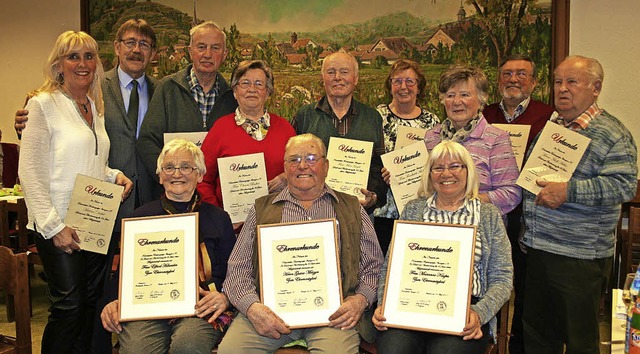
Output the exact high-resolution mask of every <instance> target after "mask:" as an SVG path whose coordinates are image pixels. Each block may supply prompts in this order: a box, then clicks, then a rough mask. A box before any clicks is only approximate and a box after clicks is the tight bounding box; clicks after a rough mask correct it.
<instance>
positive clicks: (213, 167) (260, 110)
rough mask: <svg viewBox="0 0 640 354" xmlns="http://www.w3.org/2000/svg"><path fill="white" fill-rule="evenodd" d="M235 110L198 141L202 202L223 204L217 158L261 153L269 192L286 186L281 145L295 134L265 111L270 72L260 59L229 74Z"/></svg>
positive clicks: (270, 92)
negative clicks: (204, 170) (201, 155)
mask: <svg viewBox="0 0 640 354" xmlns="http://www.w3.org/2000/svg"><path fill="white" fill-rule="evenodd" d="M231 87H232V89H233V95H234V96H235V98H236V100H237V101H238V108H237V109H236V111H235V113H232V114H228V115H226V116H223V117H220V118H219V119H218V120H217V121H216V122H215V123H214V124H213V126H212V127H211V130H209V133H208V134H207V137H206V138H205V139H204V142H203V143H202V152H203V153H204V157H205V164H206V165H207V173H206V174H205V176H204V179H203V181H202V183H200V184H199V185H198V193H200V195H201V196H202V198H203V200H204V201H205V202H208V203H211V204H214V205H217V206H219V207H223V202H222V191H221V189H220V174H219V171H218V158H220V157H229V156H238V155H246V154H254V153H259V152H262V153H264V161H265V166H266V170H267V180H268V187H269V192H275V191H278V190H280V189H282V188H284V186H286V184H287V181H286V179H285V178H284V176H283V172H284V146H285V145H286V144H287V141H289V138H290V137H292V136H294V135H296V132H295V130H293V128H292V127H291V124H289V122H288V121H287V120H286V119H284V118H282V117H279V116H277V115H275V114H271V113H268V112H267V111H266V109H265V103H266V101H267V98H268V97H269V95H271V94H272V93H273V72H272V71H271V68H269V67H268V66H267V64H266V63H265V62H263V61H262V60H245V61H243V62H241V63H240V64H238V66H237V67H236V68H235V69H234V71H233V74H232V75H231Z"/></svg>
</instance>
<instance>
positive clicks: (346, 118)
mask: <svg viewBox="0 0 640 354" xmlns="http://www.w3.org/2000/svg"><path fill="white" fill-rule="evenodd" d="M322 82H323V83H324V89H325V94H326V95H325V96H324V97H322V98H320V101H318V102H317V103H312V104H309V105H306V106H304V107H302V108H300V110H298V112H297V113H296V115H295V117H293V120H292V121H291V125H292V126H293V128H294V129H295V130H296V133H297V134H303V133H311V134H315V135H316V136H318V137H319V138H320V139H322V140H323V142H324V144H325V145H327V146H328V145H329V138H331V137H332V136H335V137H341V138H347V139H355V140H363V141H371V142H373V154H372V156H371V167H370V169H369V180H368V182H367V189H366V190H365V189H362V190H361V193H363V194H364V195H365V200H364V201H361V204H362V205H363V207H364V208H365V209H366V210H367V212H368V213H373V210H374V209H375V208H377V207H380V206H383V205H385V204H386V202H387V197H386V195H387V184H386V183H385V182H384V180H383V179H382V172H381V170H382V160H381V159H380V155H382V154H384V153H385V149H384V134H383V132H382V117H381V116H380V113H378V111H376V110H375V109H373V108H371V107H369V106H367V105H364V104H362V103H360V102H358V101H356V100H355V99H354V98H353V91H354V90H355V89H356V85H358V62H357V61H356V59H355V58H354V57H353V56H352V55H351V54H348V53H342V52H336V53H333V54H331V55H329V56H327V57H326V58H325V59H324V61H323V62H322Z"/></svg>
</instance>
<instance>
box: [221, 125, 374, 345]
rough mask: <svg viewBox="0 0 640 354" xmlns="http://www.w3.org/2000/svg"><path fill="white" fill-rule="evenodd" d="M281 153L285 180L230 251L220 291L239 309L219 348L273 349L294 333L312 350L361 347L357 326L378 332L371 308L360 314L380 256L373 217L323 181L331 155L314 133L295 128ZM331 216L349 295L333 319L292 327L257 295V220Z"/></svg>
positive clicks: (370, 298)
mask: <svg viewBox="0 0 640 354" xmlns="http://www.w3.org/2000/svg"><path fill="white" fill-rule="evenodd" d="M284 156H285V161H284V167H285V172H284V173H285V176H286V178H287V182H288V186H287V187H286V188H285V189H284V190H282V191H281V192H277V193H273V194H270V195H268V196H265V197H262V198H259V199H257V200H256V203H255V205H254V207H253V208H251V210H250V212H249V215H248V216H247V220H246V223H245V224H244V227H243V228H242V232H241V233H240V236H239V237H238V241H237V242H236V246H235V247H234V249H233V252H232V253H231V257H230V258H229V263H228V269H227V278H226V280H225V282H224V289H223V291H224V292H225V294H227V296H228V297H229V301H230V302H231V303H232V304H233V305H234V306H235V307H236V308H237V309H238V310H239V311H240V313H239V314H238V316H237V317H236V318H235V319H234V321H233V322H232V323H231V327H230V328H229V330H228V332H227V334H226V335H225V337H224V340H223V341H222V343H221V344H220V347H219V350H218V352H219V353H221V354H223V353H251V352H254V351H255V352H273V351H275V350H276V349H278V348H280V347H281V346H283V345H285V344H287V343H289V342H291V341H294V340H298V339H305V340H306V342H307V345H308V347H309V350H310V351H312V352H314V351H318V352H326V353H330V352H335V353H358V347H359V344H360V336H359V334H360V335H362V337H363V338H364V339H365V340H367V341H372V339H373V335H372V334H373V333H374V332H371V333H370V332H368V331H367V326H366V324H367V322H368V323H369V324H370V323H371V321H370V320H371V319H370V316H369V317H368V318H366V316H363V314H364V312H365V310H367V309H369V308H370V307H371V305H372V304H375V301H376V291H377V288H378V285H377V282H378V276H379V273H380V267H381V266H382V261H383V255H382V251H381V249H380V245H379V244H378V239H377V238H376V235H375V231H374V229H373V225H372V223H371V220H370V219H369V217H368V216H367V213H366V212H365V210H364V209H363V208H362V206H360V204H359V202H358V199H357V198H356V197H354V196H349V195H347V194H344V193H340V192H337V191H334V190H332V189H331V188H329V187H328V186H327V185H326V184H325V178H326V177H327V171H328V169H329V162H328V161H327V159H326V148H325V145H324V143H323V142H322V140H321V139H319V138H318V137H316V136H315V135H312V134H302V135H298V136H294V137H292V138H291V139H289V142H288V143H287V146H286V148H285V155H284ZM326 218H336V219H337V220H338V224H339V227H338V243H339V245H340V246H339V257H340V268H341V275H342V276H341V284H342V294H343V296H345V298H344V299H343V302H342V305H341V306H340V307H339V308H338V309H337V310H336V311H335V312H334V313H333V314H332V315H331V316H330V317H329V318H328V319H327V321H328V322H329V325H328V326H324V327H314V328H304V329H294V330H292V329H289V326H288V325H287V324H286V323H285V322H284V321H283V320H282V319H281V318H280V317H279V316H278V315H276V314H275V313H274V312H273V311H272V310H271V309H270V308H269V307H267V306H266V305H264V304H263V303H261V302H260V295H259V294H260V289H259V283H258V282H257V281H256V279H257V277H256V274H257V272H258V271H259V270H258V258H257V241H256V226H257V225H261V224H272V223H280V222H282V223H287V222H296V221H306V220H314V219H326ZM356 327H357V330H356ZM252 350H253V351H252Z"/></svg>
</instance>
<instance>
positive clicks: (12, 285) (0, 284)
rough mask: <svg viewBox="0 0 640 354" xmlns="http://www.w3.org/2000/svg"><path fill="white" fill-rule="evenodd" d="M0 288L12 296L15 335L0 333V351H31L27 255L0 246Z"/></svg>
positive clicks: (18, 352)
mask: <svg viewBox="0 0 640 354" xmlns="http://www.w3.org/2000/svg"><path fill="white" fill-rule="evenodd" d="M0 269H2V271H1V272H0V290H3V291H5V292H6V293H7V294H11V295H12V296H13V298H14V304H13V308H14V311H15V321H16V336H15V338H11V337H8V336H3V335H2V334H0V353H17V354H27V353H31V316H30V313H29V303H28V301H29V300H28V299H29V271H28V261H27V255H26V254H24V253H18V254H14V253H13V251H12V250H11V249H9V248H7V247H4V246H0Z"/></svg>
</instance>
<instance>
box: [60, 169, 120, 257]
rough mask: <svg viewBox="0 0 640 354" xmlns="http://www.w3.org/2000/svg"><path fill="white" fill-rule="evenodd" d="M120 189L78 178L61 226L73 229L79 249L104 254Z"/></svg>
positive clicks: (108, 184)
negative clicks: (78, 238)
mask: <svg viewBox="0 0 640 354" xmlns="http://www.w3.org/2000/svg"><path fill="white" fill-rule="evenodd" d="M123 190H124V187H123V186H119V185H117V184H113V183H109V182H105V181H101V180H99V179H95V178H92V177H89V176H84V175H78V176H77V177H76V183H75V185H74V186H73V192H72V194H71V200H70V201H69V208H68V211H67V216H66V217H65V220H64V223H65V224H66V225H67V226H69V227H71V228H73V229H75V230H76V232H77V233H78V236H79V237H80V244H79V245H80V248H82V249H83V250H85V251H91V252H96V253H100V254H107V250H108V248H109V242H110V241H111V234H112V233H113V225H114V223H115V222H116V217H117V215H118V208H119V207H120V201H121V200H122V191H123Z"/></svg>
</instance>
